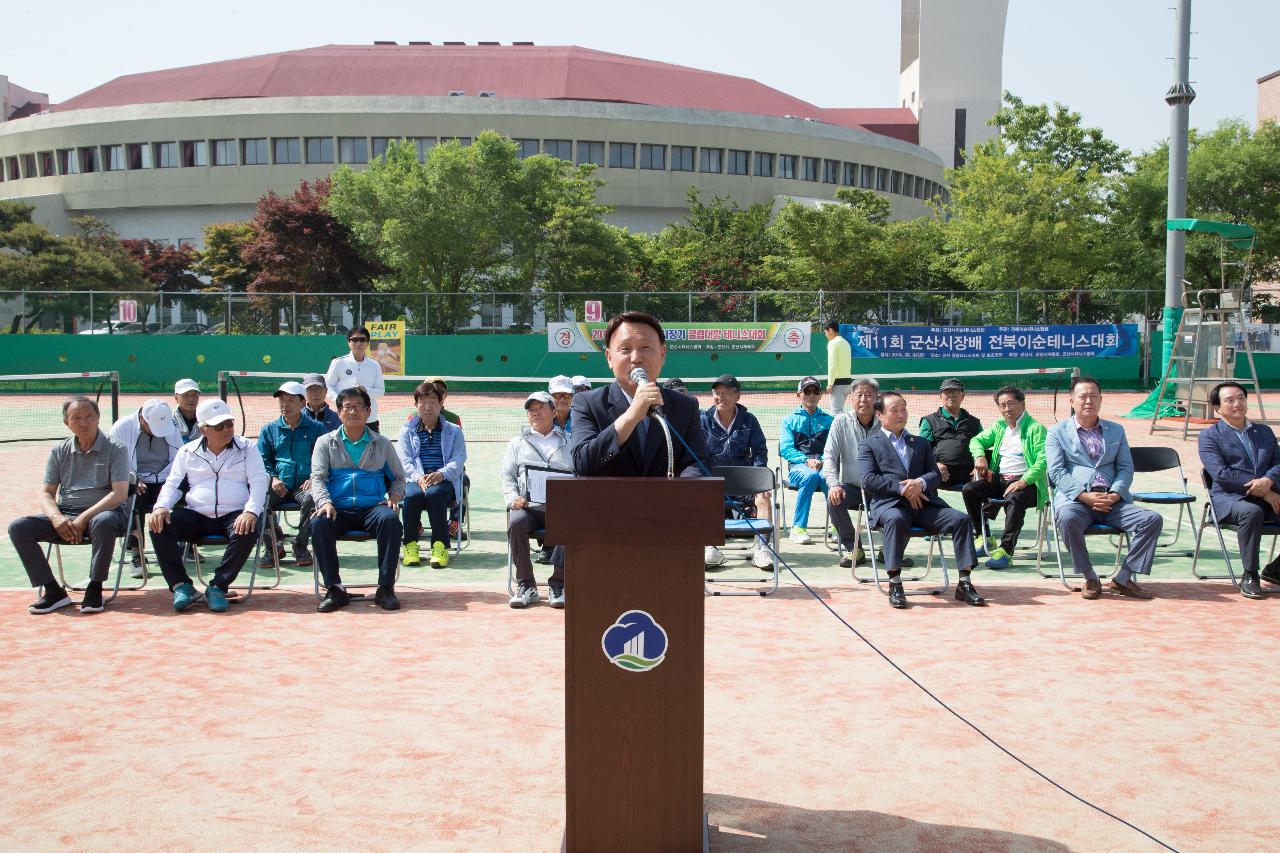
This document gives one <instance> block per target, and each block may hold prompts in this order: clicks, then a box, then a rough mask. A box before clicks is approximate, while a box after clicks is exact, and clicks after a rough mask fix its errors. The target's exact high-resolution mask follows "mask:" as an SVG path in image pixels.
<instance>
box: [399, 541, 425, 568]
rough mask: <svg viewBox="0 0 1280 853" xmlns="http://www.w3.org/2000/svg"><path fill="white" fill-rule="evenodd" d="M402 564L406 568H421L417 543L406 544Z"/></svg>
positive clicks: (420, 557)
mask: <svg viewBox="0 0 1280 853" xmlns="http://www.w3.org/2000/svg"><path fill="white" fill-rule="evenodd" d="M403 562H404V564H405V565H406V566H421V565H422V556H421V555H420V554H419V553H418V543H417V542H406V543H405V545H404V561H403Z"/></svg>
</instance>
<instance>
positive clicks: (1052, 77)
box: [0, 0, 1280, 152]
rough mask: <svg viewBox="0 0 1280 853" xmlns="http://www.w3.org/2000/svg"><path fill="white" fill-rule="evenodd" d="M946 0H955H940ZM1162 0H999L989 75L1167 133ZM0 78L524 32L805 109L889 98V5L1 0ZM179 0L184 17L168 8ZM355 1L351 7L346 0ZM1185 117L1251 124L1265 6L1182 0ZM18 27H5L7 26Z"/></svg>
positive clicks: (893, 96) (1099, 120)
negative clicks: (693, 74)
mask: <svg viewBox="0 0 1280 853" xmlns="http://www.w3.org/2000/svg"><path fill="white" fill-rule="evenodd" d="M955 2H963V0H955ZM1173 4H1174V0H1074V2H1070V3H1066V2H1049V0H1010V3H1009V17H1008V27H1007V29H1006V33H1005V50H1004V87H1005V89H1007V90H1009V91H1011V92H1013V93H1015V94H1016V95H1018V96H1019V97H1021V98H1022V99H1023V100H1025V101H1028V102H1030V103H1052V102H1059V103H1063V104H1066V105H1067V106H1068V107H1070V108H1071V109H1073V110H1075V111H1077V112H1079V113H1081V114H1082V116H1083V119H1084V122H1085V124H1086V125H1088V126H1097V127H1101V128H1102V129H1103V130H1104V131H1105V132H1106V134H1107V135H1108V136H1109V137H1110V138H1111V139H1113V140H1115V141H1116V142H1118V143H1119V144H1120V145H1121V146H1122V147H1125V148H1128V149H1130V150H1132V151H1134V152H1138V151H1143V150H1147V149H1149V148H1151V147H1153V146H1154V145H1156V144H1158V143H1159V142H1161V141H1163V140H1164V139H1166V138H1167V137H1168V133H1169V107H1168V106H1166V105H1165V103H1164V93H1165V91H1166V90H1167V89H1168V88H1169V85H1170V84H1171V83H1172V82H1173V67H1172V63H1171V61H1170V57H1171V56H1172V55H1173V43H1174V13H1173V11H1172V8H1171V7H1172V6H1173ZM6 7H7V8H8V9H9V11H7V12H6V13H5V16H4V20H5V31H6V38H5V49H4V51H3V52H2V53H0V74H6V75H8V76H9V78H10V80H11V81H12V82H14V83H16V84H18V85H20V86H25V87H26V88H28V89H34V90H36V91H39V92H47V93H48V94H49V95H50V97H51V98H52V99H53V101H54V102H55V103H56V102H57V101H62V100H66V99H67V98H70V97H71V96H73V95H76V94H79V93H81V92H83V91H86V90H88V89H91V88H93V87H95V86H98V85H100V84H102V83H105V82H107V81H108V80H111V79H113V78H115V77H118V76H121V75H124V74H134V73H139V72H142V71H154V70H158V69H163V68H173V67H179V66H184V65H195V64H198V63H202V62H213V61H217V60H222V59H231V58H235V57H241V56H253V55H256V54H262V53H274V52H277V51H282V50H293V49H297V48H303V47H314V46H317V45H323V44H369V43H371V42H373V41H374V40H391V41H398V42H400V43H401V44H404V43H406V42H408V41H411V40H412V41H434V42H436V43H440V42H442V41H465V42H467V43H469V44H474V43H475V42H477V41H499V42H502V43H504V44H507V43H510V42H512V41H533V42H535V43H537V44H543V45H564V44H574V45H579V46H581V47H588V48H593V49H595V50H602V51H610V52H614V53H622V54H627V55H630V56H637V57H641V58H644V59H652V60H658V61H662V62H671V63H675V64H679V65H688V66H692V67H695V68H703V69H707V70H711V71H719V72H723V73H727V74H736V75H740V76H743V77H750V78H753V79H756V80H759V81H760V82H762V83H764V84H766V85H769V86H772V87H774V88H776V89H780V90H782V91H784V92H786V93H787V94H790V95H793V96H795V97H798V98H802V99H804V100H806V101H809V102H811V103H814V104H817V105H818V106H821V107H877V106H896V105H897V91H898V45H899V41H898V39H899V29H898V28H899V22H898V19H899V8H900V4H899V3H898V2H896V1H895V0H808V1H807V0H801V2H799V3H795V4H790V3H779V2H776V0H770V2H757V0H739V2H735V3H720V2H706V0H704V2H701V3H696V2H689V0H645V2H643V3H638V4H626V5H623V4H612V3H587V2H583V0H577V2H562V0H539V2H536V3H530V2H527V0H526V2H519V3H517V2H510V0H487V2H482V3H475V5H472V4H471V3H436V2H430V1H429V0H428V2H423V0H415V1H414V2H406V0H379V2H377V3H371V4H370V5H369V6H367V7H365V6H363V5H362V4H359V3H353V2H350V0H346V2H342V3H336V2H330V0H309V1H308V2H307V3H305V4H302V3H297V4H293V3H290V4H285V3H264V2H261V0H255V2H244V0H218V2H216V3H207V4H195V5H185V6H184V4H176V5H174V4H157V3H155V2H154V0H148V2H139V0H114V2H112V3H96V4H85V5H81V6H80V7H79V8H77V9H76V10H75V11H74V12H73V13H71V14H62V13H55V12H51V7H49V6H48V5H47V4H46V3H39V4H37V3H33V2H30V0H10V2H9V3H7V4H6ZM184 9H185V10H186V11H184ZM362 9H367V10H368V12H367V13H364V14H360V10H362ZM1191 20H1192V42H1191V56H1192V60H1191V80H1192V85H1193V86H1194V87H1195V89H1196V92H1197V93H1198V97H1197V98H1196V101H1195V102H1194V103H1193V104H1192V106H1191V125H1192V126H1193V127H1199V128H1211V127H1213V126H1214V125H1216V124H1217V123H1218V122H1219V121H1220V120H1222V119H1224V118H1231V117H1236V118H1242V119H1244V120H1245V121H1247V122H1248V123H1249V124H1250V125H1252V124H1253V121H1254V113H1255V105H1256V80H1257V78H1259V77H1262V76H1264V75H1266V74H1269V73H1271V72H1273V71H1276V70H1280V47H1278V46H1277V45H1280V40H1277V38H1276V37H1277V35H1280V2H1277V0H1197V2H1193V4H1192V13H1191ZM19 34H21V35H19Z"/></svg>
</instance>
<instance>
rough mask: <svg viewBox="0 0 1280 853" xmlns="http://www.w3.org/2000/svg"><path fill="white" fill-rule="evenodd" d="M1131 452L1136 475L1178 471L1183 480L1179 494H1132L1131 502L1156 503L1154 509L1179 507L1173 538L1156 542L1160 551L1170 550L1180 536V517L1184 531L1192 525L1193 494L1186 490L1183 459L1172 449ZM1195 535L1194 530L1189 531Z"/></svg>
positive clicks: (1139, 448)
mask: <svg viewBox="0 0 1280 853" xmlns="http://www.w3.org/2000/svg"><path fill="white" fill-rule="evenodd" d="M1129 451H1130V453H1132V454H1133V470H1134V472H1135V473H1138V474H1155V473H1159V472H1160V471H1174V470H1176V471H1177V472H1178V477H1179V479H1181V480H1182V491H1180V492H1134V491H1132V490H1130V491H1131V492H1132V494H1133V501H1134V503H1145V504H1155V505H1157V506H1173V505H1175V504H1176V505H1177V507H1178V520H1177V522H1176V523H1175V524H1174V527H1173V538H1172V539H1170V540H1169V541H1168V542H1159V543H1157V544H1158V545H1160V547H1162V548H1168V547H1171V546H1172V545H1173V544H1174V543H1175V542H1177V541H1178V537H1179V536H1180V535H1181V533H1182V517H1183V515H1184V514H1185V515H1186V517H1187V528H1188V529H1190V528H1191V525H1192V523H1193V519H1192V516H1193V515H1194V510H1192V509H1191V504H1193V503H1195V502H1196V497H1195V495H1192V494H1190V493H1188V491H1187V475H1186V474H1185V473H1183V471H1182V457H1181V456H1179V455H1178V451H1176V450H1174V449H1173V448H1172V447H1131V448H1129ZM1191 534H1192V535H1193V536H1194V535H1195V531H1194V530H1191Z"/></svg>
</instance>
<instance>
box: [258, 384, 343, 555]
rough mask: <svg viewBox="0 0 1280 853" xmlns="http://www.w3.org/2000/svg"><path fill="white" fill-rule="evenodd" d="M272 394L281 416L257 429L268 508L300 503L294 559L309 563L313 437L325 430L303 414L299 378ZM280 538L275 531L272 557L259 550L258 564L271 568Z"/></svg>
mask: <svg viewBox="0 0 1280 853" xmlns="http://www.w3.org/2000/svg"><path fill="white" fill-rule="evenodd" d="M271 396H273V397H275V398H276V403H277V404H278V405H279V407H280V417H279V418H277V419H276V420H274V421H272V422H271V423H269V424H267V425H266V426H264V427H263V428H262V430H261V431H260V432H259V433H258V452H259V453H261V454H262V464H263V467H264V468H266V470H267V474H268V475H269V476H270V477H271V486H270V491H269V492H268V495H267V500H268V503H267V511H268V512H270V511H272V510H274V509H275V508H276V507H277V506H279V505H280V504H282V503H286V502H290V501H291V502H293V503H296V504H297V505H298V506H299V511H298V535H297V537H296V538H295V539H294V540H293V559H294V561H295V562H296V563H297V564H298V565H299V566H309V565H311V563H312V558H311V552H310V551H308V550H307V540H308V538H309V537H310V532H311V527H310V522H311V513H312V512H313V511H314V510H315V503H314V502H313V501H312V498H311V453H312V451H313V450H315V447H316V440H317V439H319V438H320V436H322V435H324V434H325V433H326V432H328V430H326V429H325V427H324V424H322V423H320V422H319V421H317V420H314V419H312V418H308V417H304V416H303V414H302V410H303V408H305V407H306V403H307V392H306V390H305V389H304V388H303V387H302V383H301V382H286V383H284V384H283V385H281V386H280V387H279V388H278V389H276V392H275V393H274V394H272V395H271ZM277 531H278V528H277ZM282 538H283V537H281V536H280V535H278V533H277V536H276V547H277V554H276V555H275V558H274V559H273V557H272V554H271V552H270V550H266V551H264V552H262V554H261V555H260V558H259V560H258V568H260V569H268V568H272V567H273V566H274V565H275V559H280V558H282V557H283V556H284V545H283V543H282V542H281V539H282Z"/></svg>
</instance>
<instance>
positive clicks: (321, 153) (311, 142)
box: [307, 136, 333, 163]
mask: <svg viewBox="0 0 1280 853" xmlns="http://www.w3.org/2000/svg"><path fill="white" fill-rule="evenodd" d="M307 162H308V163H332V162H333V137H331V136H308V137H307Z"/></svg>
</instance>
